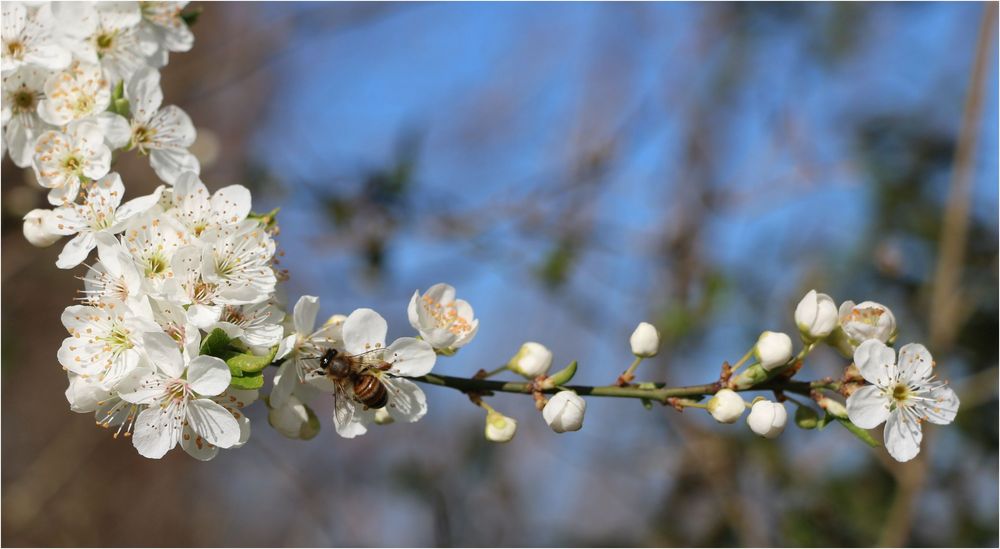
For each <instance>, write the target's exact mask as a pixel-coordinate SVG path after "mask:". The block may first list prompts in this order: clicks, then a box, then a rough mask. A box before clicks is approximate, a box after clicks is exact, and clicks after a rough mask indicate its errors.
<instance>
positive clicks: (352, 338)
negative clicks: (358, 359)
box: [344, 309, 389, 355]
mask: <svg viewBox="0 0 1000 549" xmlns="http://www.w3.org/2000/svg"><path fill="white" fill-rule="evenodd" d="M388 331H389V326H388V325H387V324H386V322H385V319H384V318H382V315H380V314H378V313H376V312H375V311H373V310H371V309H357V310H355V311H354V312H353V313H351V314H350V316H348V317H347V320H345V321H344V348H345V350H346V351H347V352H348V353H350V354H352V355H357V354H361V353H364V352H366V351H371V350H372V349H377V348H379V347H383V346H385V334H386V333H387V332H388Z"/></svg>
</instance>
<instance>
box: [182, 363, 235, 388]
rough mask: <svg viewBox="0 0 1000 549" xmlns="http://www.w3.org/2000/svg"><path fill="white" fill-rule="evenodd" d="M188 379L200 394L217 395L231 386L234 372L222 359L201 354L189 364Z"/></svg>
mask: <svg viewBox="0 0 1000 549" xmlns="http://www.w3.org/2000/svg"><path fill="white" fill-rule="evenodd" d="M187 379H188V383H189V384H190V385H191V388H192V389H194V391H195V392H196V393H198V394H199V395H203V396H215V395H218V394H220V393H222V392H223V391H225V390H226V387H229V382H230V381H231V380H232V374H231V373H230V372H229V366H226V363H225V362H223V361H222V359H220V358H216V357H214V356H208V355H201V356H198V357H195V358H194V360H192V361H191V364H189V365H188V374H187Z"/></svg>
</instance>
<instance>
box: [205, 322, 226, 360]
mask: <svg viewBox="0 0 1000 549" xmlns="http://www.w3.org/2000/svg"><path fill="white" fill-rule="evenodd" d="M229 341H230V340H229V336H228V335H226V332H225V331H224V330H223V329H222V328H216V329H214V330H212V333H210V334H208V337H206V338H205V339H203V340H202V341H201V354H203V355H208V356H214V357H215V358H221V359H222V360H226V359H227V358H229V357H230V356H231V355H230V349H229Z"/></svg>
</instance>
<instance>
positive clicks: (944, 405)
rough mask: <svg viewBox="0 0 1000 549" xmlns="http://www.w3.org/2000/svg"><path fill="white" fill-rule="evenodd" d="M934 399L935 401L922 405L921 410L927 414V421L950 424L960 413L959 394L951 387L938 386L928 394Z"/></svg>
mask: <svg viewBox="0 0 1000 549" xmlns="http://www.w3.org/2000/svg"><path fill="white" fill-rule="evenodd" d="M927 396H928V397H930V398H933V399H934V402H933V403H928V404H926V405H922V406H921V411H922V412H923V413H924V415H926V416H927V421H929V422H931V423H936V424H938V425H948V424H949V423H951V422H952V421H954V420H955V415H956V414H958V406H959V404H960V403H959V401H958V395H957V394H955V391H952V390H951V387H938V388H937V389H934V390H933V391H931V392H930V394H928V395H927Z"/></svg>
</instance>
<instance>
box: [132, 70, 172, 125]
mask: <svg viewBox="0 0 1000 549" xmlns="http://www.w3.org/2000/svg"><path fill="white" fill-rule="evenodd" d="M125 97H127V98H128V101H129V108H130V110H131V111H132V116H133V117H135V119H136V120H139V121H140V122H145V121H147V120H149V119H150V118H152V117H153V115H154V114H156V111H158V110H159V109H160V104H161V103H163V90H162V89H161V88H160V71H158V70H156V69H154V68H151V67H146V68H143V69H139V70H137V71H135V74H133V75H132V78H130V79H129V80H128V82H127V83H126V86H125Z"/></svg>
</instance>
